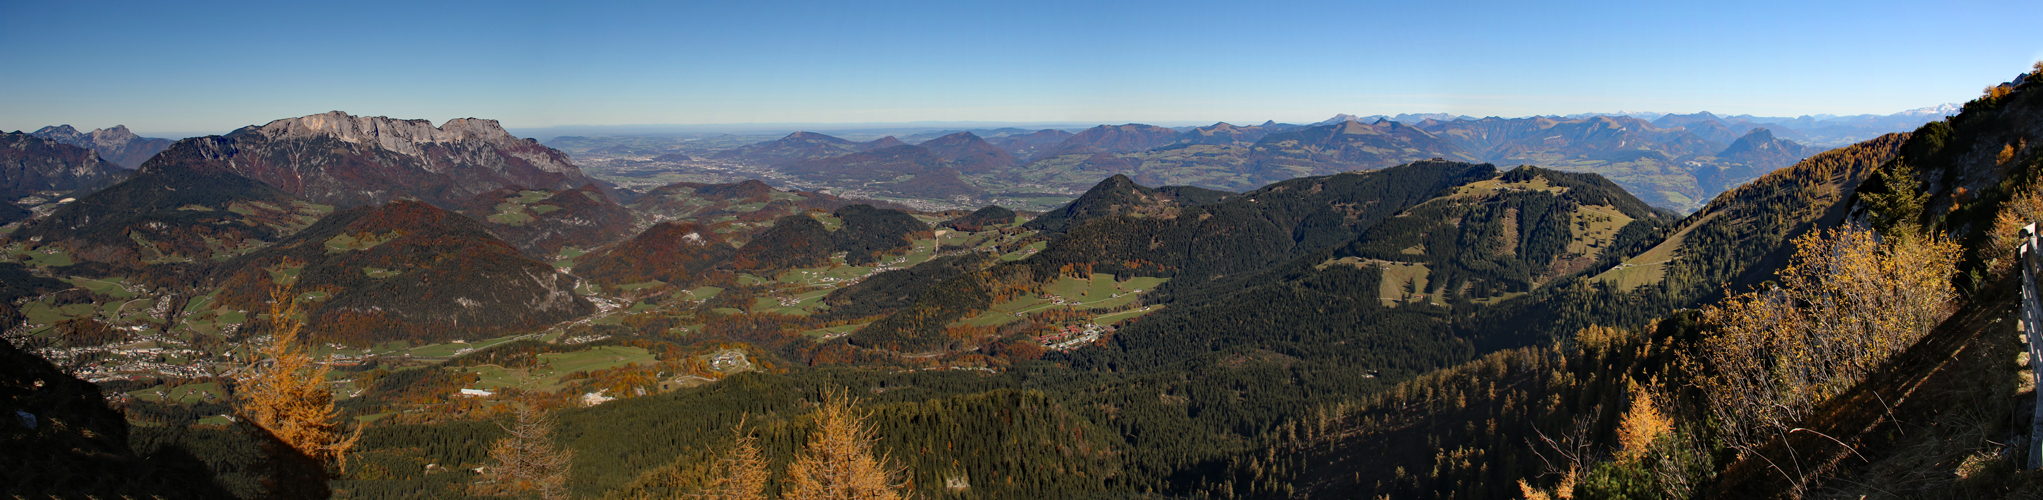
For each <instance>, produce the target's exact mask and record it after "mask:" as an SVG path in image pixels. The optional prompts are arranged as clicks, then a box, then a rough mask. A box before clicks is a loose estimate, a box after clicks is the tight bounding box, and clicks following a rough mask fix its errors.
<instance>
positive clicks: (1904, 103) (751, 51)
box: [0, 0, 2043, 136]
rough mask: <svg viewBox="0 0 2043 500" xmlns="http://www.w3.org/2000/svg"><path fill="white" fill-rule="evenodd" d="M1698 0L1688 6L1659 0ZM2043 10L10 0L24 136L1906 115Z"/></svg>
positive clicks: (2012, 43)
mask: <svg viewBox="0 0 2043 500" xmlns="http://www.w3.org/2000/svg"><path fill="white" fill-rule="evenodd" d="M1661 4H1680V5H1661ZM2037 19H2043V2H2008V1H2000V2H1953V1H1936V2H1921V1H1914V2H1810V3H1797V2H1779V1H1775V2H1722V3H1688V2H1638V1H1626V2H1570V3H1555V2H1412V1H1400V2H1355V1H1347V2H1321V1H1288V2H1275V3H1274V4H1273V5H1264V4H1263V3H1262V2H1242V1H1235V2H1185V1H1178V2H1091V1H1086V2H1063V1H1028V2H957V1H952V2H888V3H870V4H868V3H850V2H778V1H745V2H729V1H726V2H696V1H680V2H647V3H614V4H603V5H593V6H592V5H585V4H584V3H583V2H424V3H420V4H414V3H412V2H373V1H372V2H345V3H341V2H333V3H318V4H313V3H309V2H308V3H307V5H299V4H298V3H296V2H246V3H235V2H211V3H201V2H191V3H185V2H133V3H118V2H28V1H11V0H10V1H5V2H0V44H4V45H5V46H6V47H7V50H5V51H0V95H4V96H6V97H4V98H0V130H16V129H20V130H32V129H34V128H37V127H41V126H43V125H50V124H57V123H69V124H72V125H75V126H78V127H80V128H82V129H90V128H99V127H107V126H112V125H114V124H117V123H118V124H127V125H129V126H130V127H131V128H134V129H136V130H137V131H140V132H143V133H144V134H145V135H148V134H150V133H155V134H157V135H163V136H168V135H173V134H176V133H222V132H225V131H227V130H231V129H233V128H236V127H240V126H243V125H250V124H260V123H264V122H267V121H270V120H273V119H278V118H285V117H292V116H301V115H307V114H312V113H320V112H325V111H328V110H335V109H338V110H343V111H347V112H350V113H354V114H363V115H385V116H392V117H400V118H426V119H431V120H433V121H435V122H439V121H443V120H446V119H449V118H457V117H470V116H473V117H482V118H495V119H499V120H502V121H503V122H504V123H505V125H507V126H510V127H525V128H532V127H548V126H560V125H623V124H722V123H880V122H912V121H981V122H1058V123H1125V122H1145V123H1183V122H1200V123H1207V122H1213V121H1228V122H1232V123H1260V122H1262V121H1263V120H1269V119H1274V120H1278V121H1285V122H1310V121H1318V120H1321V119H1324V118H1326V117H1328V116H1331V115H1333V114H1334V113H1354V114H1362V115H1367V114H1395V113H1401V112H1450V113H1457V114H1469V115H1476V116H1489V115H1497V116H1526V115H1534V114H1569V113H1581V112H1607V111H1617V110H1631V111H1640V110H1645V111H1667V112H1693V111H1700V110H1708V111H1712V112H1717V113H1719V114H1748V113H1749V114H1757V115H1762V116H1783V115H1784V116H1795V115H1802V114H1820V113H1831V114H1858V113H1878V114H1886V113H1892V112H1896V111H1901V110H1904V109H1911V108H1917V107H1923V106H1931V105H1936V104H1941V103H1946V102H1963V101H1965V100H1968V99H1971V98H1972V97H1975V96H1977V95H1978V93H1979V90H1980V89H1981V88H1982V87H1985V86H1986V85H1988V84H1991V83H1995V82H2001V81H2006V80H2008V79H2009V78H2012V77H2013V76H2014V75H2015V74H2017V73H2019V72H2021V71H2023V70H2025V69H2027V68H2028V66H2029V64H2030V63H2031V62H2033V61H2036V60H2038V59H2043V36H2038V35H2037V34H2036V31H2035V30H2034V28H2035V24H2034V23H2035V20H2037Z"/></svg>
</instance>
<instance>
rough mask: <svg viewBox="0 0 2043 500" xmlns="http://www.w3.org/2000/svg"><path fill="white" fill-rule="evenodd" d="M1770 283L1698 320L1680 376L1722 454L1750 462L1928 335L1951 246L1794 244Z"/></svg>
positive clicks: (1854, 231) (1899, 238) (1827, 235)
mask: <svg viewBox="0 0 2043 500" xmlns="http://www.w3.org/2000/svg"><path fill="white" fill-rule="evenodd" d="M1795 248H1796V252H1795V256H1794V259H1793V261H1792V262H1791V263H1790V264H1789V266H1788V267H1787V268H1786V269H1784V270H1782V271H1781V272H1780V273H1779V281H1780V283H1779V284H1778V285H1776V286H1772V287H1769V288H1767V289H1764V290H1759V291H1754V292H1751V293H1746V294H1742V295H1738V296H1734V297H1731V298H1728V299H1725V300H1724V301H1723V302H1721V303H1719V304H1717V305H1713V306H1710V307H1707V308H1704V309H1703V311H1702V314H1703V318H1704V320H1705V321H1706V322H1707V323H1708V324H1709V325H1711V326H1712V327H1713V328H1714V330H1715V334H1714V335H1710V336H1708V337H1706V338H1704V339H1703V340H1702V346H1701V349H1700V354H1699V355H1697V356H1695V357H1693V358H1691V359H1689V360H1688V361H1687V365H1688V366H1689V367H1690V369H1691V370H1693V371H1694V372H1696V373H1707V374H1709V376H1706V377H1703V378H1701V379H1700V380H1699V381H1698V385H1699V386H1700V388H1701V389H1702V392H1703V394H1704V396H1705V397H1706V398H1707V400H1708V407H1709V411H1710V412H1711V414H1712V416H1713V417H1714V420H1715V422H1716V424H1717V426H1718V429H1717V431H1718V432H1717V435H1718V437H1719V438H1720V439H1722V441H1723V443H1724V444H1725V445H1727V446H1729V447H1731V448H1733V449H1735V450H1738V451H1739V452H1741V453H1752V452H1753V451H1754V450H1756V449H1757V448H1758V447H1759V446H1760V445H1761V444H1764V443H1765V442H1766V441H1768V440H1770V439H1774V438H1777V437H1781V436H1784V435H1786V434H1787V433H1788V432H1791V431H1793V430H1794V429H1796V428H1797V423H1798V422H1800V421H1801V420H1802V419H1803V418H1805V417H1807V416H1809V414H1810V412H1811V411H1813V410H1814V409H1815V408H1816V406H1817V405H1819V404H1821V403H1823V402H1824V401H1826V400H1828V399H1830V398H1831V397H1834V396H1836V395H1838V394H1841V393H1843V392H1844V391H1846V390H1847V389H1849V388H1851V387H1852V386H1853V385H1856V384H1858V383H1859V382H1861V381H1863V380H1865V378H1866V376H1867V375H1869V374H1871V373H1872V372H1873V370H1875V369H1877V368H1878V367H1879V365H1880V364H1881V363H1883V362H1885V361H1887V360H1888V359H1889V358H1891V357H1893V356H1894V355H1896V354H1898V353H1900V352H1901V351H1902V350H1904V349H1907V348H1908V346H1910V345H1912V344H1914V343H1915V341H1917V340H1919V339H1921V338H1922V337H1923V335H1926V334H1928V333H1929V331H1930V329H1931V328H1932V327H1934V326H1935V325H1936V323H1937V322H1938V321H1939V320H1941V319H1942V317H1943V315H1944V313H1945V304H1946V303H1947V302H1949V301H1950V300H1951V299H1953V298H1954V297H1955V296H1956V292H1955V291H1954V290H1953V288H1952V286H1951V281H1950V278H1951V275H1952V273H1954V272H1955V269H1956V262H1957V259H1958V255H1959V247H1958V245H1956V244H1954V243H1951V242H1949V241H1943V240H1938V239H1935V238H1933V237H1928V236H1916V235H1913V234H1911V233H1908V232H1896V233H1895V234H1894V235H1892V236H1890V237H1888V238H1887V241H1881V238H1880V236H1879V235H1878V234H1876V233H1874V232H1873V231H1870V230H1865V229H1860V228H1842V229H1832V230H1826V231H1821V232H1815V233H1811V234H1809V235H1806V236H1803V237H1801V238H1797V239H1796V240H1795Z"/></svg>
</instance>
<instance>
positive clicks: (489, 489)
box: [470, 401, 574, 500]
mask: <svg viewBox="0 0 2043 500" xmlns="http://www.w3.org/2000/svg"><path fill="white" fill-rule="evenodd" d="M514 414H515V415H516V416H515V419H514V420H515V421H514V422H513V423H512V425H511V426H509V427H505V428H504V433H505V436H504V437H503V438H502V439H498V440H497V442H496V443H495V444H492V445H490V448H489V465H487V466H485V467H484V469H483V471H484V472H483V476H482V478H481V481H480V482H479V483H477V484H476V485H475V487H473V488H471V489H470V492H471V493H474V494H477V495H486V496H519V495H526V494H533V493H536V494H538V495H539V498H542V499H545V500H556V499H564V498H567V497H568V490H567V482H568V472H569V466H570V465H571V463H572V462H573V461H574V454H573V453H571V452H569V451H568V450H564V449H561V448H560V447H559V446H556V445H555V444H554V442H553V418H552V416H550V415H548V414H547V411H546V410H545V409H544V408H541V407H540V405H539V402H537V401H531V402H526V403H524V404H519V405H517V409H516V410H515V411H514Z"/></svg>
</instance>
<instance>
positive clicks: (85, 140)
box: [29, 125, 170, 169]
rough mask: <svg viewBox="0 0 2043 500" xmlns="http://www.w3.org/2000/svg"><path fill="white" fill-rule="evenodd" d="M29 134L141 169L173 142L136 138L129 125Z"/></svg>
mask: <svg viewBox="0 0 2043 500" xmlns="http://www.w3.org/2000/svg"><path fill="white" fill-rule="evenodd" d="M29 135H33V136H36V137H41V138H45V139H50V140H54V141H57V142H61V143H64V144H70V145H73V146H78V147H81V148H86V149H90V150H92V151H93V152H95V153H99V157H100V158H104V159H106V161H110V162H114V164H116V165H120V166H121V167H123V168H128V169H133V168H136V167H140V166H142V162H144V161H149V158H150V157H152V156H156V153H160V152H162V151H163V150H164V149H166V148H169V147H170V139H158V138H154V137H140V136H136V135H135V133H134V132H131V131H129V130H128V126H126V125H114V126H113V128H103V129H98V130H93V131H91V132H79V131H78V129H75V128H71V126H70V125H56V126H50V127H43V128H40V129H36V131H34V132H29Z"/></svg>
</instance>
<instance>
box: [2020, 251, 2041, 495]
mask: <svg viewBox="0 0 2043 500" xmlns="http://www.w3.org/2000/svg"><path fill="white" fill-rule="evenodd" d="M2038 243H2039V241H2038V239H2037V235H2036V225H2035V224H2030V225H2028V226H2026V227H2023V228H2022V243H2021V250H2022V252H2021V265H2022V335H2023V336H2025V337H2028V339H2029V342H2028V344H2029V374H2030V376H2031V377H2033V379H2034V384H2033V387H2035V388H2036V390H2035V391H2034V393H2035V394H2036V395H2038V396H2039V397H2038V398H2037V399H2036V405H2035V413H2034V414H2033V415H2031V418H2030V419H2029V446H2028V448H2029V449H2028V452H2029V464H2028V468H2030V469H2036V468H2043V303H2039V302H2038V301H2039V299H2043V298H2039V296H2038V294H2037V292H2038V290H2037V288H2036V279H2037V277H2038V275H2039V274H2043V262H2039V260H2043V258H2039V257H2037V256H2036V253H2037V252H2036V250H2037V244H2038Z"/></svg>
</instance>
